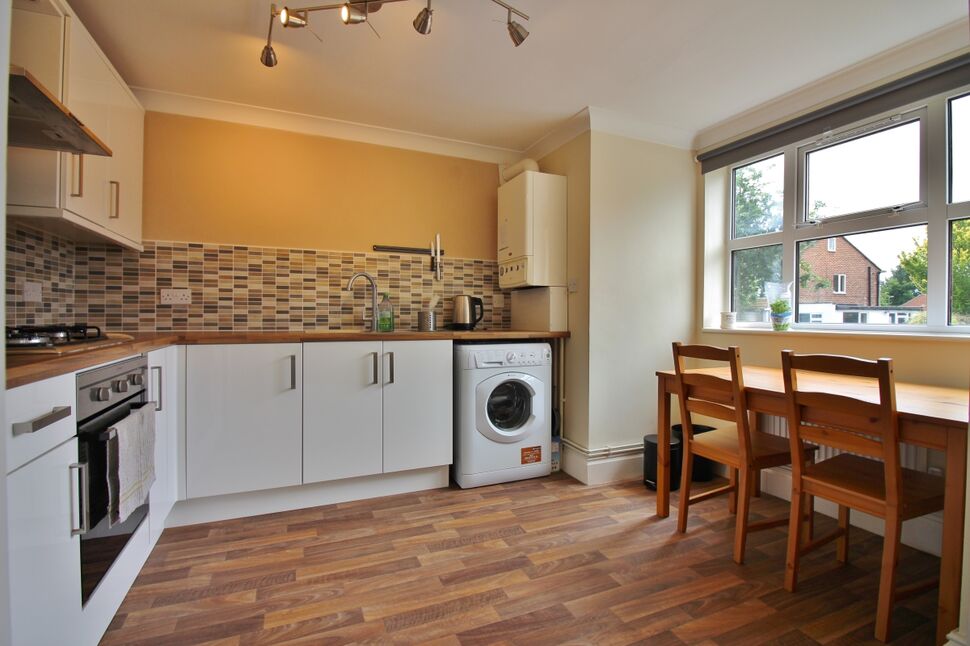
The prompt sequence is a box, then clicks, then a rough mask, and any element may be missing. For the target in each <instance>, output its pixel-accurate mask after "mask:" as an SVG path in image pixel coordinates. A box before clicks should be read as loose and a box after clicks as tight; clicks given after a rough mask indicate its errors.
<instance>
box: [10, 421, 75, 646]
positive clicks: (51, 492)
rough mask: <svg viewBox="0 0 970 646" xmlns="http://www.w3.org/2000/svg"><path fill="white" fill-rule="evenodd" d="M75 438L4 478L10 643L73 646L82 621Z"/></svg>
mask: <svg viewBox="0 0 970 646" xmlns="http://www.w3.org/2000/svg"><path fill="white" fill-rule="evenodd" d="M77 457H78V456H77V439H71V440H68V441H66V442H64V443H62V444H61V445H59V446H57V447H56V448H54V449H53V450H51V451H48V452H47V453H45V454H43V455H42V456H40V457H39V458H37V459H35V460H34V461H33V462H30V463H28V464H26V465H24V466H23V467H21V468H20V469H18V470H16V471H14V472H13V473H11V474H10V475H8V476H7V527H8V528H9V554H10V590H11V595H10V610H11V612H10V615H11V626H10V627H11V632H12V633H13V640H12V643H14V644H74V643H78V641H77V639H76V637H77V630H78V626H79V625H80V623H81V551H80V550H81V548H80V542H79V539H78V537H77V536H72V535H71V528H72V527H79V526H80V518H79V515H78V509H79V504H78V493H79V478H78V474H77V471H76V467H72V465H74V464H75V463H76V462H77Z"/></svg>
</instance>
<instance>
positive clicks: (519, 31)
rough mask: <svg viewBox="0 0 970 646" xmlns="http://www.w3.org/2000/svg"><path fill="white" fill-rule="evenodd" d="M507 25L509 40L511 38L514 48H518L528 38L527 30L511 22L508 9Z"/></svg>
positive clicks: (510, 13)
mask: <svg viewBox="0 0 970 646" xmlns="http://www.w3.org/2000/svg"><path fill="white" fill-rule="evenodd" d="M508 23H509V24H508V27H509V38H511V39H512V42H513V43H515V46H516V47H518V46H519V45H521V44H522V43H524V42H525V39H526V38H528V37H529V30H528V29H526V28H525V27H523V26H522V25H520V24H519V23H517V22H516V21H514V20H512V9H509V19H508Z"/></svg>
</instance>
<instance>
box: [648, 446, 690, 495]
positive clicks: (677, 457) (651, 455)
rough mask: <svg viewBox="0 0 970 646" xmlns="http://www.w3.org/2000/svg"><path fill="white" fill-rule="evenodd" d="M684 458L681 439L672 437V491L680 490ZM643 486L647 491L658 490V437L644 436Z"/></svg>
mask: <svg viewBox="0 0 970 646" xmlns="http://www.w3.org/2000/svg"><path fill="white" fill-rule="evenodd" d="M683 461H684V458H683V456H682V455H681V454H680V438H679V437H674V436H673V435H671V437H670V489H671V490H672V491H677V490H678V489H680V467H681V465H682V464H683ZM643 484H644V485H645V486H646V487H647V489H653V490H655V491H656V489H657V436H656V435H644V436H643Z"/></svg>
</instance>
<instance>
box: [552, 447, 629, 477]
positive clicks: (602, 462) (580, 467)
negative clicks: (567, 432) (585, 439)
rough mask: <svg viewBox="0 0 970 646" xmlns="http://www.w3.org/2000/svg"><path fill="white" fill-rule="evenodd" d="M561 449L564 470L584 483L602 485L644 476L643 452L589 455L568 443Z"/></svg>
mask: <svg viewBox="0 0 970 646" xmlns="http://www.w3.org/2000/svg"><path fill="white" fill-rule="evenodd" d="M561 450H562V470H563V471H565V472H566V473H568V474H569V475H571V476H572V477H574V478H576V479H577V480H579V481H580V482H582V483H583V484H587V485H601V484H608V483H610V482H624V481H629V480H637V479H641V478H643V453H632V454H627V455H619V456H613V457H587V456H586V455H585V454H584V453H583V452H582V451H580V450H578V449H576V448H574V447H571V446H569V445H568V444H563V445H562V449H561Z"/></svg>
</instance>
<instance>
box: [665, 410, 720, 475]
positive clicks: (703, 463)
mask: <svg viewBox="0 0 970 646" xmlns="http://www.w3.org/2000/svg"><path fill="white" fill-rule="evenodd" d="M713 430H714V427H713V426H701V425H700V424H694V435H700V434H701V433H707V432H708V431H713ZM670 435H671V437H675V438H677V439H678V440H683V439H684V427H683V426H681V425H680V424H674V425H673V426H671V427H670ZM678 473H679V470H678ZM713 478H714V462H713V461H712V460H708V459H707V458H701V457H698V456H696V455H695V456H694V468H693V469H692V470H691V479H690V480H691V482H710V481H711V480H712V479H713Z"/></svg>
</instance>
